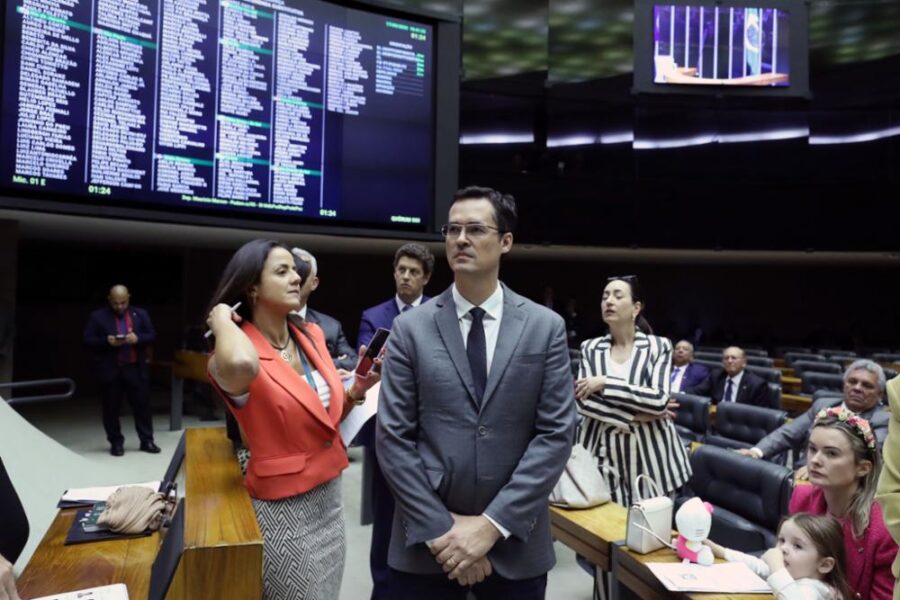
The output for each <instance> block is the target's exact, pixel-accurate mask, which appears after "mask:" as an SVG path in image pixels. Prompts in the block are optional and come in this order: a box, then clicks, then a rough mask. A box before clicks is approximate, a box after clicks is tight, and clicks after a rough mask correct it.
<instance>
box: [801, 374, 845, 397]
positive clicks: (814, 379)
mask: <svg viewBox="0 0 900 600" xmlns="http://www.w3.org/2000/svg"><path fill="white" fill-rule="evenodd" d="M822 389H826V390H834V391H836V392H838V393H841V394H843V392H844V377H843V376H842V375H835V374H833V373H814V372H812V371H809V372H807V373H804V375H803V384H802V386H801V388H800V391H802V392H803V393H804V394H812V393H814V392H815V391H816V390H822Z"/></svg>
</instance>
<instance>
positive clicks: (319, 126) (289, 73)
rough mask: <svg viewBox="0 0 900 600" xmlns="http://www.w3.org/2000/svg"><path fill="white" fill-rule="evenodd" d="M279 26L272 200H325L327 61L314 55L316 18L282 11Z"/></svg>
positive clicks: (298, 202)
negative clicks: (324, 64) (323, 62)
mask: <svg viewBox="0 0 900 600" xmlns="http://www.w3.org/2000/svg"><path fill="white" fill-rule="evenodd" d="M276 30H277V36H276V44H275V45H276V66H275V97H274V100H275V102H274V110H275V123H274V128H275V134H274V139H275V143H274V149H273V159H272V172H271V184H270V185H271V190H272V202H273V203H275V204H289V205H294V206H297V207H300V208H302V207H303V206H304V205H305V203H306V201H307V200H308V199H309V198H314V199H316V200H318V201H319V203H320V204H321V203H322V199H321V196H322V175H323V173H322V171H323V168H322V154H321V151H320V149H317V148H315V147H313V144H314V140H315V143H316V144H317V145H318V146H321V139H322V133H323V129H324V125H325V123H324V120H325V112H324V110H323V107H322V84H321V81H322V65H321V64H318V63H313V62H311V61H310V60H309V58H310V57H309V54H310V44H311V40H312V37H313V35H314V33H315V23H314V22H313V21H312V20H310V19H307V18H305V17H302V16H299V15H292V14H288V13H280V14H279V15H278V16H277V23H276ZM314 129H315V132H316V133H315V135H313V134H312V132H313V130H314ZM317 150H318V151H317Z"/></svg>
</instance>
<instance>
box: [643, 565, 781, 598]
mask: <svg viewBox="0 0 900 600" xmlns="http://www.w3.org/2000/svg"><path fill="white" fill-rule="evenodd" d="M647 568H649V569H650V571H652V572H653V574H654V575H656V578H657V579H659V581H660V582H661V583H662V584H663V585H664V586H666V589H667V590H669V591H671V592H710V593H717V594H729V593H730V594H770V593H771V592H772V588H770V587H769V584H768V583H766V582H765V581H763V580H762V579H760V578H759V576H758V575H757V574H756V573H754V572H753V571H752V570H750V567H748V566H747V565H745V564H744V563H738V562H734V563H719V564H716V565H712V566H710V567H704V566H701V565H697V564H693V563H687V564H684V563H647Z"/></svg>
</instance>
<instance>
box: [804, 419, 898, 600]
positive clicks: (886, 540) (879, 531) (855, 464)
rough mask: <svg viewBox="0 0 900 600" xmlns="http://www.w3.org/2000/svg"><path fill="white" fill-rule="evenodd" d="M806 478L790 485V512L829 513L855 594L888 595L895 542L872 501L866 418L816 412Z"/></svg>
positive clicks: (874, 459) (872, 444)
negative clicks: (839, 534)
mask: <svg viewBox="0 0 900 600" xmlns="http://www.w3.org/2000/svg"><path fill="white" fill-rule="evenodd" d="M807 464H808V466H809V482H810V483H811V484H812V485H801V486H798V487H797V488H795V489H794V495H793V497H792V498H791V503H790V513H791V514H794V513H797V512H809V513H812V514H816V515H826V514H827V515H832V516H833V517H836V518H837V519H838V521H840V522H841V525H842V527H843V528H844V547H845V550H846V553H847V579H848V580H849V583H850V586H851V587H852V588H853V591H854V592H855V593H856V595H857V597H858V598H865V599H867V600H869V599H871V600H882V599H884V600H888V599H890V598H891V594H892V590H893V585H894V577H893V575H892V574H891V562H892V561H893V560H894V557H895V556H896V555H897V544H896V543H895V542H894V541H893V540H892V539H891V537H890V535H889V533H888V530H887V528H886V527H885V524H884V517H883V516H882V514H881V507H880V506H878V505H877V504H875V487H876V484H877V482H878V472H879V466H880V465H879V456H878V449H877V446H876V441H875V435H874V434H873V433H872V429H871V427H870V426H869V422H868V421H866V420H865V419H863V418H862V417H859V416H857V415H856V414H854V413H852V412H850V411H848V410H846V409H845V408H842V407H840V406H836V407H833V408H829V409H826V410H822V411H820V412H819V414H818V415H816V420H815V423H814V424H813V429H812V432H811V433H810V436H809V448H808V455H807Z"/></svg>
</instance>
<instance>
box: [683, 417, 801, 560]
mask: <svg viewBox="0 0 900 600" xmlns="http://www.w3.org/2000/svg"><path fill="white" fill-rule="evenodd" d="M720 408H721V407H720ZM716 420H717V421H718V414H717V415H716ZM691 468H692V469H693V472H694V473H693V475H692V476H691V479H690V483H689V489H690V491H691V492H693V494H694V495H696V496H699V497H700V498H702V499H703V500H705V501H706V502H709V503H710V504H712V505H713V507H714V511H713V513H712V529H711V530H710V533H709V537H710V539H711V540H713V541H714V542H717V543H719V544H721V545H723V546H725V547H726V548H734V549H735V550H740V551H742V552H760V551H763V550H766V549H768V548H771V547H773V546H774V545H775V543H776V540H777V534H776V532H777V529H778V523H779V521H780V520H781V517H782V516H783V515H785V514H786V513H787V509H788V502H789V501H790V498H791V493H792V492H793V489H794V473H793V471H791V470H790V469H788V468H786V467H783V466H781V465H776V464H773V463H771V462H769V461H767V460H756V459H754V458H750V457H749V456H741V455H740V454H738V453H737V452H733V451H731V450H726V449H725V448H717V447H716V446H710V445H704V446H701V447H700V448H698V449H697V450H696V451H694V453H693V454H691ZM681 501H683V499H682V500H681ZM679 504H680V502H679Z"/></svg>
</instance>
